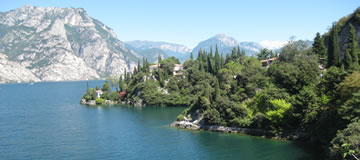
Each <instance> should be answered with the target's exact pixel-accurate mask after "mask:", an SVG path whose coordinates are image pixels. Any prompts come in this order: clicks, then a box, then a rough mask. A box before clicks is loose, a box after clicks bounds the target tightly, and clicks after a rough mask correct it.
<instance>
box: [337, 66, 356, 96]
mask: <svg viewBox="0 0 360 160" xmlns="http://www.w3.org/2000/svg"><path fill="white" fill-rule="evenodd" d="M338 89H339V91H340V95H341V97H342V98H343V99H344V100H347V99H350V98H351V96H352V94H353V93H356V92H357V91H359V90H360V72H354V73H352V74H351V75H349V76H347V77H345V80H344V81H343V82H341V83H340V84H339V86H338Z"/></svg>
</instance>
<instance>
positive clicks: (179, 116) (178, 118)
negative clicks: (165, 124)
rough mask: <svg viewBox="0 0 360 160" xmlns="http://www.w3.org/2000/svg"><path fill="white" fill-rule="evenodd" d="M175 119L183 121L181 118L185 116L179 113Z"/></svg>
mask: <svg viewBox="0 0 360 160" xmlns="http://www.w3.org/2000/svg"><path fill="white" fill-rule="evenodd" d="M176 120H177V121H183V120H185V117H184V115H182V114H180V115H178V116H177V117H176Z"/></svg>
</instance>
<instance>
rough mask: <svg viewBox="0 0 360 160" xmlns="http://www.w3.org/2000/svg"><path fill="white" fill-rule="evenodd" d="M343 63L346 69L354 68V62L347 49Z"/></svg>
mask: <svg viewBox="0 0 360 160" xmlns="http://www.w3.org/2000/svg"><path fill="white" fill-rule="evenodd" d="M343 61H344V62H343V64H344V67H345V69H349V68H350V67H352V65H353V61H352V58H351V55H350V50H349V49H346V51H345V57H344V60H343Z"/></svg>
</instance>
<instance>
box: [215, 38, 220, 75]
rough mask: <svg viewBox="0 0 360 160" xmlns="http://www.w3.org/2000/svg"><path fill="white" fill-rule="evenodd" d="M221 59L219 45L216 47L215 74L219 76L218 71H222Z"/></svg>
mask: <svg viewBox="0 0 360 160" xmlns="http://www.w3.org/2000/svg"><path fill="white" fill-rule="evenodd" d="M220 61H221V58H220V54H219V49H218V47H217V45H216V47H215V73H216V74H217V73H218V71H219V70H220V68H221V66H220V65H221V62H220Z"/></svg>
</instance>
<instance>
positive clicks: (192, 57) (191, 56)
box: [190, 52, 194, 60]
mask: <svg viewBox="0 0 360 160" xmlns="http://www.w3.org/2000/svg"><path fill="white" fill-rule="evenodd" d="M190 59H191V60H193V59H194V56H193V53H192V52H191V53H190Z"/></svg>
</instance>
